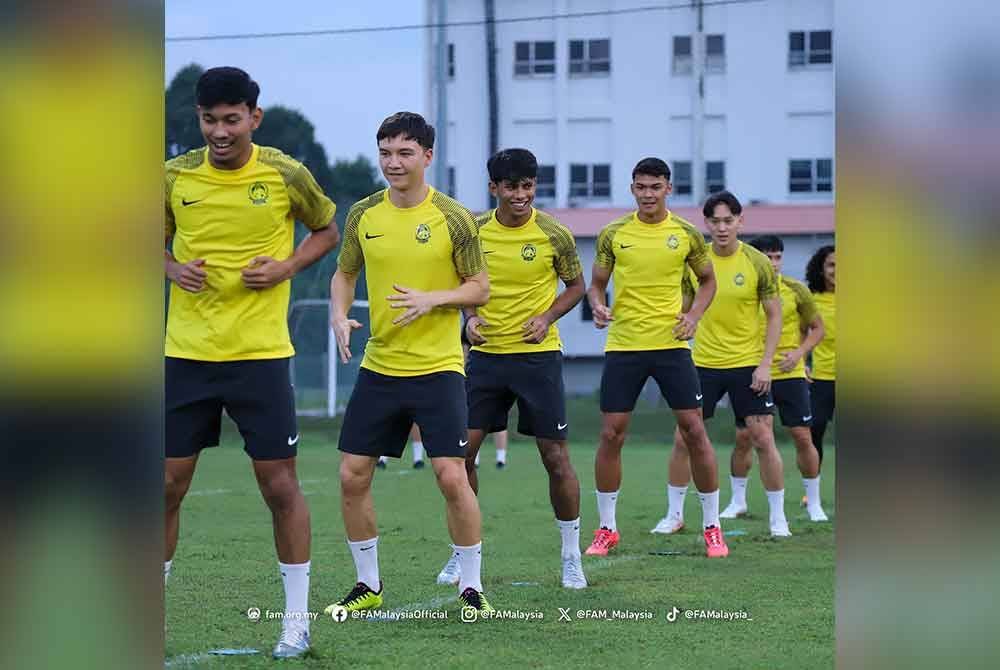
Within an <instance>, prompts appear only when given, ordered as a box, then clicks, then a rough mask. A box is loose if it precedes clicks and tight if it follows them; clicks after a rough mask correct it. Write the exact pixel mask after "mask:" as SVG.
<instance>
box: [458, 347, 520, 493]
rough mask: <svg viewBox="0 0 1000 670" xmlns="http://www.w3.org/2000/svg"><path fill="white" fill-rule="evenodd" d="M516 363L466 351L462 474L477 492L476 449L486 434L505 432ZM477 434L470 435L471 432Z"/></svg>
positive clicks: (477, 459)
mask: <svg viewBox="0 0 1000 670" xmlns="http://www.w3.org/2000/svg"><path fill="white" fill-rule="evenodd" d="M512 364H516V359H514V358H513V357H512V356H511V355H502V354H485V353H482V352H480V351H472V352H469V356H468V359H467V361H466V375H467V377H466V382H465V385H466V389H467V390H468V406H469V437H468V440H469V444H468V446H466V447H465V460H466V472H467V473H468V477H469V484H470V485H471V486H472V490H473V491H475V492H476V493H478V492H479V476H478V473H477V472H476V467H477V466H478V465H479V449H480V447H481V446H482V443H483V439H484V437H485V435H486V433H493V434H494V436H495V435H496V434H497V433H498V432H500V431H503V432H504V434H505V435H506V432H507V415H508V413H509V412H510V408H511V406H512V405H513V404H514V398H515V396H514V392H513V391H512V390H511V388H510V385H509V382H510V375H511V372H510V366H511V365H512ZM474 431H478V434H476V435H474V434H473V432H474ZM494 439H496V438H495V437H494Z"/></svg>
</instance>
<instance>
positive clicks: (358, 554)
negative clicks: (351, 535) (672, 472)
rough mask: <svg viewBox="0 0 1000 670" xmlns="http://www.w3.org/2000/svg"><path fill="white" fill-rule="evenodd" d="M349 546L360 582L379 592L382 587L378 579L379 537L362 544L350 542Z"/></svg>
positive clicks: (361, 542)
mask: <svg viewBox="0 0 1000 670" xmlns="http://www.w3.org/2000/svg"><path fill="white" fill-rule="evenodd" d="M347 544H348V545H350V547H351V556H353V557H354V567H355V568H356V569H357V571H358V581H359V582H364V583H365V584H367V585H368V588H370V589H371V590H372V591H376V592H377V591H379V590H380V589H381V588H382V587H381V585H380V584H379V581H380V580H379V577H378V536H377V535H376V536H375V537H373V538H372V539H370V540H361V541H360V542H351V541H350V540H348V541H347Z"/></svg>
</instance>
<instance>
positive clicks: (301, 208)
mask: <svg viewBox="0 0 1000 670" xmlns="http://www.w3.org/2000/svg"><path fill="white" fill-rule="evenodd" d="M285 186H286V188H287V189H288V199H289V201H290V202H291V210H292V216H294V217H295V219H296V220H297V221H301V222H302V223H303V224H305V226H306V227H307V228H309V230H319V229H320V228H325V227H326V226H327V225H329V224H330V222H331V221H332V220H333V217H334V215H335V214H336V213H337V206H336V205H335V204H334V203H333V201H332V200H330V198H328V197H326V194H325V193H323V189H322V188H320V185H319V184H318V183H316V179H315V177H313V175H312V173H311V172H310V171H309V169H308V168H307V167H306V166H305V165H300V166H299V167H298V169H297V170H295V171H294V172H293V173H292V174H291V177H290V178H289V179H288V181H287V183H286V185H285Z"/></svg>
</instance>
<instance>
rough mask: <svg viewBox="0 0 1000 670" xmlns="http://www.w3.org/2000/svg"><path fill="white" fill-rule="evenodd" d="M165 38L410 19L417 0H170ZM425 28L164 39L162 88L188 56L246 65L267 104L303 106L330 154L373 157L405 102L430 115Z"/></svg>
mask: <svg viewBox="0 0 1000 670" xmlns="http://www.w3.org/2000/svg"><path fill="white" fill-rule="evenodd" d="M165 7H166V10H165V13H166V17H165V31H166V36H167V37H182V36H193V35H217V34H236V33H259V32H280V31H293V30H320V29H324V28H334V29H343V28H356V27H357V28H363V27H372V26H394V25H411V24H420V23H424V22H425V17H424V3H423V2H421V1H419V0H379V1H378V2H377V3H375V2H372V3H366V2H357V1H353V0H352V1H350V2H335V1H332V0H281V1H275V0H266V1H265V0H241V2H239V3H214V2H204V0H167V1H166V3H165ZM424 40H425V35H424V31H422V30H405V31H390V32H383V33H361V34H357V35H324V36H316V37H281V38H267V39H253V40H221V41H209V42H167V43H166V45H165V47H166V54H165V63H166V72H165V81H164V87H166V85H167V84H169V82H170V80H171V79H172V78H173V76H174V75H175V74H176V73H177V71H178V70H180V69H181V68H183V67H184V66H185V65H188V64H189V63H198V64H200V65H202V66H203V67H206V68H208V67H213V66H217V65H234V66H236V67H241V68H243V69H244V70H246V71H247V72H249V73H250V75H251V76H252V77H253V78H254V79H255V80H256V81H257V82H258V83H259V84H260V88H261V99H260V104H261V106H262V107H264V108H265V109H266V108H267V107H268V106H270V105H275V104H280V105H284V106H286V107H291V108H293V109H298V110H299V111H301V112H302V113H303V114H304V115H305V116H306V118H308V119H309V120H310V121H311V122H312V123H313V125H314V126H315V127H316V137H317V139H318V140H319V142H320V143H321V144H323V146H324V147H325V148H326V152H327V155H328V156H329V157H330V160H331V162H332V161H333V160H335V159H337V158H354V157H355V156H356V155H357V154H359V153H362V154H365V155H366V156H368V157H369V158H371V159H372V161H373V162H375V156H376V146H375V130H376V129H377V128H378V125H379V123H381V121H382V119H384V118H385V117H386V116H388V115H389V114H392V113H393V112H397V111H400V110H404V109H405V110H409V111H415V112H420V113H422V114H424V113H426V110H425V109H424V104H425V98H426V94H425V89H426V85H425V82H426V71H425V65H424V64H425V54H424Z"/></svg>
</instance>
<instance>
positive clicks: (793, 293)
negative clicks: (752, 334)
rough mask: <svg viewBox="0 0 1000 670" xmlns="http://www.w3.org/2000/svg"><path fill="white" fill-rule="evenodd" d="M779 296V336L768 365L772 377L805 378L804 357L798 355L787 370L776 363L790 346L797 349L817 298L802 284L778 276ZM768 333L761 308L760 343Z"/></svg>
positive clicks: (814, 315)
mask: <svg viewBox="0 0 1000 670" xmlns="http://www.w3.org/2000/svg"><path fill="white" fill-rule="evenodd" d="M778 287H779V291H780V292H779V295H780V297H781V339H779V340H778V349H777V351H776V353H775V355H774V363H773V365H772V366H771V379H772V380H773V381H777V380H779V379H805V377H806V363H805V358H804V357H803V358H800V359H799V362H798V363H797V364H796V365H795V367H794V368H792V370H791V371H790V372H782V371H781V369H780V368H779V367H778V362H779V361H780V360H781V359H782V358H784V357H785V354H786V353H788V352H789V351H792V350H793V349H797V348H798V347H799V345H800V344H802V333H803V332H804V331H805V330H807V329H808V328H809V324H810V323H812V320H813V319H815V318H816V313H817V312H816V301H814V300H813V296H812V293H810V292H809V289H808V288H807V287H806V285H805V284H803V283H802V282H800V281H798V280H797V279H792V278H791V277H786V276H784V275H778ZM766 336H767V318H766V316H765V315H764V310H763V309H761V310H760V337H761V342H763V341H764V338H765V337H766Z"/></svg>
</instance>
